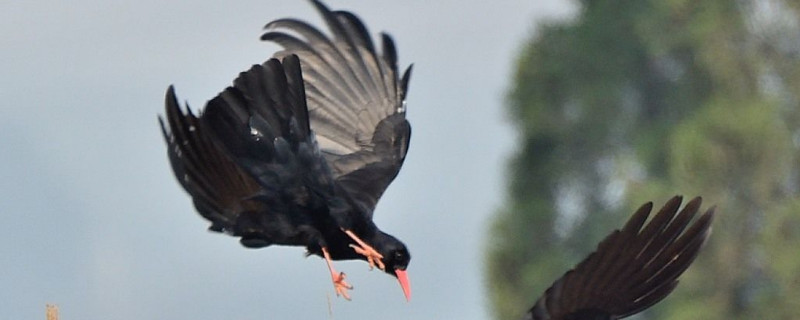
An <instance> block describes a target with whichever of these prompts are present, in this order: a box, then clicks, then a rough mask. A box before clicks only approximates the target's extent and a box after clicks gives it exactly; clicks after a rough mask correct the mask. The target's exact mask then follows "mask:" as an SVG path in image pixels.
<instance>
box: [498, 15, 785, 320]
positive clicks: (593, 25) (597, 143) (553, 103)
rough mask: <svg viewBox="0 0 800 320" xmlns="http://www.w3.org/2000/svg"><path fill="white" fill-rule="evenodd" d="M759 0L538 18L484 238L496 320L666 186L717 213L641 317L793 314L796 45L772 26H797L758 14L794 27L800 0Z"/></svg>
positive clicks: (523, 58) (664, 195)
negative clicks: (706, 239) (504, 185)
mask: <svg viewBox="0 0 800 320" xmlns="http://www.w3.org/2000/svg"><path fill="white" fill-rule="evenodd" d="M768 1H769V3H771V4H770V5H772V6H773V7H774V8H780V9H781V10H773V11H774V12H771V13H770V12H767V13H764V12H760V11H758V10H762V9H758V8H760V6H759V5H757V4H759V3H757V2H756V0H752V1H727V0H668V1H657V0H636V1H634V0H629V1H608V0H596V1H590V0H585V1H582V2H581V4H582V6H583V7H582V8H583V9H582V10H581V12H580V14H579V15H578V16H577V17H576V18H575V19H574V20H570V21H568V22H561V23H555V24H550V25H544V26H540V27H539V29H538V30H539V33H538V34H536V35H535V36H534V37H533V38H532V39H530V41H529V42H528V43H527V45H526V47H525V48H524V49H523V51H522V52H521V54H520V57H519V60H518V61H517V66H518V68H517V72H516V74H515V78H514V85H513V87H512V88H511V89H510V91H509V95H508V105H509V111H510V114H511V116H512V119H513V121H514V124H515V125H516V127H517V128H518V129H519V131H520V132H521V134H520V137H521V144H520V150H519V151H518V153H517V155H516V156H515V157H514V159H512V161H511V164H510V168H509V172H510V173H509V175H508V176H509V177H510V183H509V193H508V201H507V202H506V203H507V204H506V206H505V207H504V208H502V209H501V210H500V211H499V212H498V214H497V218H496V220H495V221H494V223H493V226H492V229H491V230H490V232H491V235H492V236H491V242H490V245H489V247H488V248H487V249H488V254H487V274H488V283H487V286H488V287H489V289H490V292H491V293H492V294H491V296H492V307H493V310H494V314H495V317H496V318H497V319H514V318H517V317H518V316H519V315H521V314H522V313H523V312H525V311H526V310H527V308H529V307H530V306H531V304H532V303H533V302H534V301H535V299H536V297H538V296H539V294H541V293H542V292H543V290H544V289H545V288H547V287H548V286H549V285H550V283H552V281H554V280H555V279H557V278H558V277H559V276H561V275H562V274H563V272H565V271H566V270H567V269H569V268H570V267H571V266H572V265H574V264H575V263H577V262H579V261H580V259H582V258H583V257H584V256H585V255H586V254H588V253H589V252H591V251H592V250H593V249H594V246H595V245H596V243H597V242H598V241H599V240H600V239H601V238H602V237H604V236H605V235H606V234H607V233H608V232H610V230H611V229H613V228H617V227H619V226H620V225H621V222H622V221H623V220H624V219H626V218H627V217H628V216H629V215H630V214H631V213H632V212H633V210H635V209H636V208H637V207H638V206H639V205H641V204H642V203H644V202H646V201H654V202H656V203H657V204H658V203H661V202H663V201H665V200H666V199H668V198H669V197H670V196H672V195H674V194H685V195H686V196H694V195H702V196H703V197H704V198H705V200H706V203H709V204H717V205H718V206H719V213H720V214H719V216H718V218H717V219H716V221H715V224H714V233H713V235H712V238H711V241H710V243H709V244H708V245H707V247H706V248H705V249H704V251H703V252H702V253H701V256H700V258H699V259H698V260H697V261H696V263H695V264H694V265H693V267H692V268H691V269H690V270H689V272H688V273H687V274H685V275H684V276H683V277H682V281H681V285H680V286H679V287H678V289H677V290H676V291H675V292H674V293H673V295H672V296H670V298H668V299H666V300H665V301H664V302H663V303H661V304H659V305H658V306H656V307H655V308H653V310H652V311H650V312H648V313H647V314H646V315H645V316H646V317H648V318H651V319H755V318H769V319H796V318H800V317H798V314H797V310H800V308H798V306H800V305H798V302H796V301H795V300H797V299H792V297H793V296H794V295H793V294H791V293H792V292H798V291H800V277H798V276H797V275H798V274H800V258H797V257H798V255H797V254H796V253H793V252H792V250H795V251H796V249H795V248H797V247H796V246H795V245H798V244H800V243H798V241H800V202H797V201H795V200H793V199H794V198H795V197H797V196H798V193H800V190H798V189H800V186H798V181H797V175H798V172H800V166H798V163H799V162H798V160H800V152H798V144H799V143H798V141H797V140H798V138H797V137H798V136H800V112H798V111H800V110H799V108H798V101H800V97H798V96H797V95H796V93H795V92H797V91H798V90H796V89H800V61H798V60H800V55H798V54H797V53H798V52H800V45H798V44H797V43H795V42H796V41H795V42H792V41H787V40H786V39H784V38H782V37H781V35H784V34H787V35H800V27H798V24H797V23H794V24H792V23H785V24H779V23H777V22H774V21H777V20H776V19H772V18H769V19H766V18H761V20H759V19H756V18H757V17H762V16H763V15H765V14H773V15H775V14H780V15H781V17H783V19H784V20H785V21H789V22H791V21H795V22H797V21H800V15H798V11H797V10H799V9H800V5H798V2H797V1H787V2H781V0H768ZM754 17H755V18H754ZM792 19H794V20H792ZM782 21H783V20H782ZM776 30H777V31H776ZM787 43H788V44H789V45H787ZM792 45H793V46H792ZM790 300H791V301H790Z"/></svg>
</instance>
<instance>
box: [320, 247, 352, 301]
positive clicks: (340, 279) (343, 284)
mask: <svg viewBox="0 0 800 320" xmlns="http://www.w3.org/2000/svg"><path fill="white" fill-rule="evenodd" d="M322 254H323V256H324V257H325V263H327V264H328V270H330V272H331V280H333V288H334V289H336V296H337V297H338V296H339V295H341V296H343V297H344V298H345V299H347V300H350V295H349V294H347V290H352V289H353V286H351V285H350V284H348V283H347V281H345V280H344V277H345V275H344V272H339V273H337V272H336V270H335V269H334V268H333V261H332V260H331V255H330V254H329V253H328V249H327V248H325V247H322Z"/></svg>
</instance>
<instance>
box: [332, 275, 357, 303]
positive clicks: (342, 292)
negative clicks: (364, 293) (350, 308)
mask: <svg viewBox="0 0 800 320" xmlns="http://www.w3.org/2000/svg"><path fill="white" fill-rule="evenodd" d="M344 278H345V274H344V272H339V274H336V272H335V271H334V272H333V273H331V279H333V288H334V289H335V290H336V296H337V297H338V296H342V297H344V298H345V299H346V300H347V301H350V295H349V294H347V290H353V286H351V285H350V284H349V283H347V281H345V280H344Z"/></svg>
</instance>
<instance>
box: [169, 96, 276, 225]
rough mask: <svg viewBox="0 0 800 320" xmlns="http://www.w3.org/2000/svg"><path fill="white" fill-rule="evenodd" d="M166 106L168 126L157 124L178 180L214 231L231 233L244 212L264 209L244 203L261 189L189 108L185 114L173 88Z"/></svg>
mask: <svg viewBox="0 0 800 320" xmlns="http://www.w3.org/2000/svg"><path fill="white" fill-rule="evenodd" d="M165 104H166V123H165V121H164V119H163V118H161V117H159V118H158V120H159V122H160V123H161V130H162V133H163V134H164V139H165V140H166V141H167V154H168V156H169V160H170V163H171V165H172V170H173V172H174V173H175V177H176V178H177V179H178V182H180V184H181V186H183V188H184V189H185V190H186V192H188V193H189V195H191V196H192V199H193V201H194V205H195V207H196V208H197V211H199V212H200V214H201V215H202V216H203V217H205V218H206V219H208V220H209V221H211V227H210V229H211V230H213V231H218V232H221V231H228V232H232V230H231V229H232V228H231V227H232V226H233V225H234V224H235V222H236V220H237V218H238V216H239V214H240V213H241V212H243V211H255V210H261V209H262V208H261V206H260V204H259V203H256V202H243V201H242V199H244V198H247V197H251V196H253V195H255V194H258V193H259V192H260V190H261V187H260V186H259V185H258V184H257V183H256V182H255V181H254V180H253V179H252V178H250V176H249V175H248V174H247V173H245V172H244V171H243V170H242V169H241V168H240V167H239V166H238V165H236V164H235V163H233V162H232V161H231V160H230V159H229V158H228V156H227V155H225V153H224V152H223V151H222V150H221V149H220V148H219V146H217V145H216V144H215V143H214V142H213V140H212V138H211V136H210V135H209V131H208V128H206V127H205V126H204V125H202V123H201V121H200V120H199V118H198V117H196V116H195V115H194V114H193V113H192V111H191V109H189V107H188V106H187V107H186V112H185V113H184V112H183V111H181V109H180V107H179V105H178V100H177V98H176V97H175V89H174V88H173V87H172V86H170V87H169V89H167V96H166V103H165Z"/></svg>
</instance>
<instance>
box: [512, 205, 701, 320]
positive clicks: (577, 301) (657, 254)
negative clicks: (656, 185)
mask: <svg viewBox="0 0 800 320" xmlns="http://www.w3.org/2000/svg"><path fill="white" fill-rule="evenodd" d="M681 200H682V199H681V197H677V196H676V197H674V198H672V199H671V200H669V201H668V202H667V203H666V204H665V205H664V207H663V208H661V210H660V211H659V212H658V213H657V214H656V215H655V216H654V217H653V218H652V219H651V220H650V222H649V223H648V224H647V225H644V222H645V220H647V217H648V215H650V211H651V210H652V209H653V203H652V202H649V203H646V204H645V205H643V206H642V207H640V208H639V210H637V211H636V213H634V214H633V217H631V218H630V220H628V223H626V224H625V226H624V227H623V228H622V230H615V231H614V232H612V233H611V234H610V235H608V236H607V237H606V238H605V239H604V240H603V241H602V242H600V244H599V245H598V246H597V250H596V251H595V252H593V253H591V254H590V255H589V256H588V257H586V259H584V260H583V261H582V262H581V263H579V264H578V265H577V266H576V267H575V268H574V269H572V270H570V271H568V272H567V273H566V274H564V275H563V276H562V277H561V278H560V279H558V280H556V281H555V282H554V283H553V285H552V286H551V287H550V288H548V289H547V291H546V292H545V293H544V295H542V296H541V297H540V298H539V300H538V301H536V304H535V305H534V306H533V308H531V309H530V310H529V311H528V313H526V314H525V316H524V317H523V318H522V319H523V320H612V319H622V318H625V317H628V316H631V315H633V314H636V313H639V312H641V311H643V310H645V309H647V308H649V307H651V306H652V305H654V304H656V303H658V302H659V301H661V300H662V299H664V298H666V297H667V295H669V294H670V293H671V292H672V290H673V289H675V287H676V286H677V285H678V276H680V275H681V274H682V273H683V272H684V271H686V269H687V268H689V265H691V264H692V261H694V258H695V257H697V254H698V252H700V248H701V247H702V246H703V244H704V243H705V241H706V239H707V238H708V236H709V234H710V233H711V221H712V219H713V217H714V208H713V207H712V208H711V209H708V211H706V213H705V214H703V215H701V216H700V217H699V218H698V219H695V222H694V223H692V224H691V226H689V222H690V221H692V218H693V217H694V216H695V215H696V214H697V212H698V209H699V208H700V204H701V202H702V200H701V199H700V198H699V197H698V198H694V199H692V201H689V203H687V204H686V206H684V207H683V210H681V211H680V212H678V208H679V207H680V205H681ZM687 227H688V229H687Z"/></svg>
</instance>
